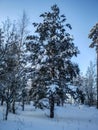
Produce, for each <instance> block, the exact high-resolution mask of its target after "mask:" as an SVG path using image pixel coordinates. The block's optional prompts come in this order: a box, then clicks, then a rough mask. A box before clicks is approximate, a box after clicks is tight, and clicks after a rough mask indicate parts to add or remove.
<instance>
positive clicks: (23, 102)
mask: <svg viewBox="0 0 98 130" xmlns="http://www.w3.org/2000/svg"><path fill="white" fill-rule="evenodd" d="M24 105H25V101H24V99H23V100H22V111H24Z"/></svg>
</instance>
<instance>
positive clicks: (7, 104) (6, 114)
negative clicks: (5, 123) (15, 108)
mask: <svg viewBox="0 0 98 130" xmlns="http://www.w3.org/2000/svg"><path fill="white" fill-rule="evenodd" d="M8 112H9V102H8V101H6V113H5V120H7V119H8Z"/></svg>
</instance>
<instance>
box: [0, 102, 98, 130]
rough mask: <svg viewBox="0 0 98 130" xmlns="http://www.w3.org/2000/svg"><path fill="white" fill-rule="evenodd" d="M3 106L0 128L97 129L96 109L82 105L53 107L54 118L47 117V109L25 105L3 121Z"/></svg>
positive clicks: (11, 129) (35, 129)
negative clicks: (23, 108) (23, 109)
mask: <svg viewBox="0 0 98 130" xmlns="http://www.w3.org/2000/svg"><path fill="white" fill-rule="evenodd" d="M3 109H4V108H3V107H1V106H0V130H98V110H97V109H96V108H94V107H87V106H84V105H79V106H75V105H70V104H67V105H65V106H64V107H56V108H55V118H54V119H50V118H49V111H48V110H44V111H43V110H40V109H34V108H33V106H32V105H26V108H25V111H24V112H22V111H21V110H20V108H18V110H17V114H16V115H13V114H11V113H10V114H9V116H8V120H7V121H4V120H2V119H3V113H4V110H3Z"/></svg>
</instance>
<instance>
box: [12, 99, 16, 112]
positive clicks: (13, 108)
mask: <svg viewBox="0 0 98 130" xmlns="http://www.w3.org/2000/svg"><path fill="white" fill-rule="evenodd" d="M12 112H13V114H15V113H16V111H15V100H13V103H12Z"/></svg>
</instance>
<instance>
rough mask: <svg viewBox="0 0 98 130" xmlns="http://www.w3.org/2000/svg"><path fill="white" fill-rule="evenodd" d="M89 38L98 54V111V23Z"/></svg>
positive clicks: (97, 81) (97, 80)
mask: <svg viewBox="0 0 98 130" xmlns="http://www.w3.org/2000/svg"><path fill="white" fill-rule="evenodd" d="M89 38H90V39H92V43H91V44H90V47H91V48H93V47H96V53H97V78H96V86H97V109H98V23H96V25H95V26H94V27H93V28H92V29H91V31H90V33H89Z"/></svg>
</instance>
